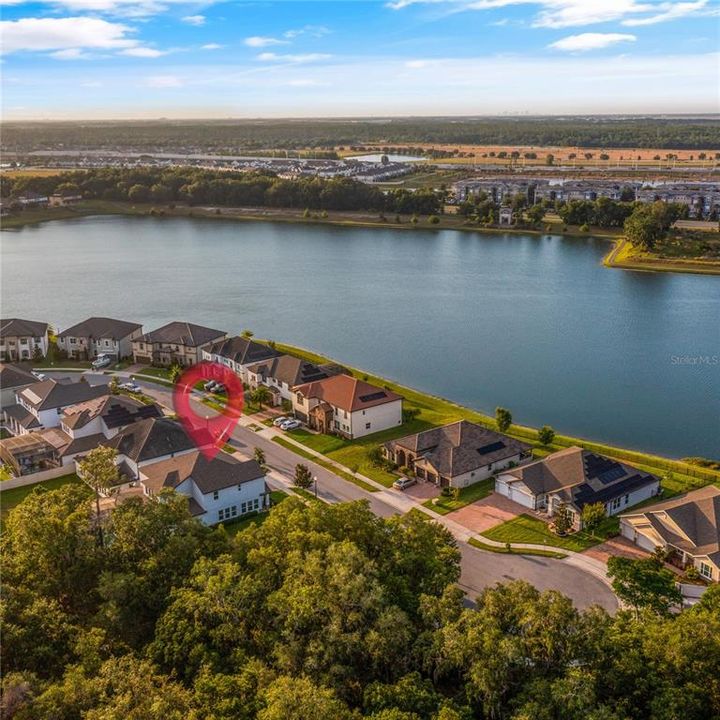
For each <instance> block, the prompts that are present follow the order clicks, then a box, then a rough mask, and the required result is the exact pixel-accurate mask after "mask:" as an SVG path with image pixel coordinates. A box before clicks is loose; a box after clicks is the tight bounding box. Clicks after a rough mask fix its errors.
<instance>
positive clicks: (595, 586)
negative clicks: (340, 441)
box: [63, 373, 618, 612]
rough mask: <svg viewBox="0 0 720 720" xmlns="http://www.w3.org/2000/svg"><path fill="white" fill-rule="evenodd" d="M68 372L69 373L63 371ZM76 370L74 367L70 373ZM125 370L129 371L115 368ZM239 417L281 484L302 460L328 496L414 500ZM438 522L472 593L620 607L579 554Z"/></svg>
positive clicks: (166, 399) (399, 506) (243, 445)
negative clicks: (505, 585) (524, 585)
mask: <svg viewBox="0 0 720 720" xmlns="http://www.w3.org/2000/svg"><path fill="white" fill-rule="evenodd" d="M63 374H66V375H67V374H69V373H63ZM73 374H74V373H73ZM87 375H88V376H89V380H90V381H91V382H92V383H98V382H109V376H107V375H99V374H91V373H87ZM118 375H127V373H118ZM136 382H137V383H138V384H139V385H140V386H141V387H142V388H143V391H144V392H145V393H146V394H147V395H149V396H150V397H152V398H153V399H155V400H156V401H157V402H158V403H159V404H161V405H163V406H164V407H167V408H172V407H173V403H172V393H171V391H170V390H169V389H166V388H165V387H163V386H161V385H159V384H155V383H152V382H146V381H143V380H140V379H137V378H136ZM199 407H201V408H202V410H203V411H204V412H206V413H207V414H210V415H212V414H214V411H213V410H212V409H210V408H208V407H206V406H199ZM243 423H252V420H248V419H247V418H241V423H240V424H238V426H237V427H236V428H235V430H234V432H233V435H232V439H231V441H230V444H231V445H233V446H234V447H235V448H237V450H238V451H239V452H240V453H243V454H245V455H247V456H252V454H253V450H254V449H255V448H256V447H260V448H262V449H263V451H264V452H265V457H266V461H267V465H268V466H269V468H270V469H271V472H270V474H269V482H270V484H271V485H272V486H274V487H277V488H280V487H282V486H283V485H286V486H287V485H289V484H291V478H292V476H293V475H294V471H295V466H296V465H297V464H298V463H299V462H302V463H303V464H305V465H307V466H308V467H309V468H310V471H311V472H312V473H313V476H314V477H316V478H317V492H318V496H319V497H320V498H322V499H323V500H325V501H327V502H348V501H352V500H367V501H368V502H369V503H370V508H371V509H372V511H373V512H374V513H375V514H376V515H379V516H382V517H388V516H390V515H393V514H398V513H402V512H406V511H407V510H409V509H410V508H412V507H414V506H416V503H415V502H414V501H413V500H411V499H410V498H409V497H407V496H405V495H403V493H402V492H399V491H396V490H392V489H387V490H384V491H379V492H374V493H373V492H368V491H366V490H363V489H362V488H361V487H359V486H357V485H353V484H352V483H350V482H348V481H346V480H343V479H342V478H340V477H338V476H337V475H335V474H333V473H332V472H330V471H329V470H327V469H325V468H324V467H321V466H320V465H318V464H316V463H314V462H312V461H310V460H306V459H304V458H301V457H300V456H299V455H297V454H296V453H294V452H292V451H291V450H289V449H287V448H285V447H283V446H281V445H279V444H277V443H275V442H273V441H272V439H270V437H268V436H269V435H271V434H272V433H273V431H272V430H270V428H265V427H263V430H261V431H259V432H257V431H255V430H253V429H250V428H249V427H246V426H245V425H244V424H243ZM438 522H441V524H443V525H445V526H446V527H448V528H449V529H450V530H451V532H453V534H454V535H455V537H456V538H457V539H458V544H459V547H460V550H461V552H462V576H461V579H460V586H461V587H462V588H463V590H464V591H465V592H466V593H467V594H468V596H469V598H470V599H473V600H474V598H475V597H476V596H477V595H478V594H479V593H480V592H481V591H482V590H483V588H485V587H488V586H491V585H494V584H495V583H498V582H507V581H508V580H527V581H528V582H530V583H531V584H533V585H535V586H536V587H537V588H538V589H540V590H550V589H552V590H558V591H560V592H562V593H563V594H565V595H567V596H568V597H570V598H572V600H573V602H574V603H575V604H576V605H577V606H578V607H579V608H586V607H589V606H590V605H593V604H597V605H600V606H601V607H603V608H605V609H606V610H608V611H610V612H614V611H615V610H616V609H617V608H618V602H617V599H616V598H615V596H614V595H613V593H612V591H611V590H610V588H609V587H608V585H607V584H606V583H605V582H603V581H602V580H600V579H599V578H598V577H596V576H595V575H594V574H592V573H591V572H589V571H588V569H587V567H585V565H584V564H582V563H581V561H580V560H579V559H577V558H572V557H569V558H567V559H565V560H558V559H554V558H546V557H540V556H530V555H515V554H499V553H492V552H487V551H484V550H479V549H478V548H475V547H473V546H472V545H469V544H468V542H467V539H468V538H469V537H470V536H471V533H469V532H468V531H467V529H465V528H463V527H461V526H460V525H458V524H457V523H454V522H453V520H452V519H449V518H447V517H443V518H438Z"/></svg>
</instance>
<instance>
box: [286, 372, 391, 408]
mask: <svg viewBox="0 0 720 720" xmlns="http://www.w3.org/2000/svg"><path fill="white" fill-rule="evenodd" d="M295 391H296V392H298V393H301V394H302V395H304V396H305V397H307V398H315V399H317V400H321V401H323V402H326V403H328V404H330V405H332V406H333V407H336V408H340V409H341V410H347V411H348V412H355V411H356V410H364V409H365V408H370V407H375V406H376V405H384V404H385V403H390V402H395V401H396V400H402V396H401V395H398V394H397V393H394V392H392V390H384V389H383V388H379V387H378V386H377V385H370V383H366V382H364V381H363V380H358V379H357V378H354V377H352V376H350V375H334V376H333V377H329V378H325V379H324V380H318V381H316V382H311V383H307V384H305V385H300V386H298V387H296V388H295Z"/></svg>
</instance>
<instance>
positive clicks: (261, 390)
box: [250, 385, 272, 410]
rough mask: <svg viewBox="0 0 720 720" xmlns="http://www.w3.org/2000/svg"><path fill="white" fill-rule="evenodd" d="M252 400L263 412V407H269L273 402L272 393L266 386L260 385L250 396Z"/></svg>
mask: <svg viewBox="0 0 720 720" xmlns="http://www.w3.org/2000/svg"><path fill="white" fill-rule="evenodd" d="M250 399H251V400H252V401H253V402H254V403H255V404H256V405H257V406H258V407H259V408H260V410H262V409H263V405H267V404H269V403H270V402H271V401H272V393H271V392H270V389H269V388H268V387H266V386H265V385H258V386H257V387H256V388H255V390H253V392H252V393H251V394H250Z"/></svg>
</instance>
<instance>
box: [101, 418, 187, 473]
mask: <svg viewBox="0 0 720 720" xmlns="http://www.w3.org/2000/svg"><path fill="white" fill-rule="evenodd" d="M103 444H104V445H108V446H109V447H114V448H115V449H116V450H117V451H118V452H119V453H122V454H123V455H125V456H126V457H128V458H130V459H131V460H133V461H135V462H142V461H144V460H152V459H153V458H158V457H163V456H164V455H171V454H172V453H178V452H183V451H185V450H191V449H193V448H194V447H195V444H194V443H193V441H192V440H191V439H190V437H189V436H188V434H187V433H186V432H185V430H184V429H183V427H182V425H180V424H179V423H177V422H174V421H173V420H168V419H167V418H149V419H147V420H138V421H137V422H135V423H133V424H132V425H129V426H128V427H126V428H125V429H124V430H121V431H120V432H119V433H118V434H117V435H116V436H115V437H114V438H111V439H110V440H108V441H107V442H105V443H103Z"/></svg>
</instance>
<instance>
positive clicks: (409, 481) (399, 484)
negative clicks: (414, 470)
mask: <svg viewBox="0 0 720 720" xmlns="http://www.w3.org/2000/svg"><path fill="white" fill-rule="evenodd" d="M416 482H417V479H416V478H407V477H401V478H398V479H397V480H396V481H395V482H394V483H393V487H394V488H395V489H396V490H407V488H409V487H411V486H413V485H414V484H415V483H416Z"/></svg>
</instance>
